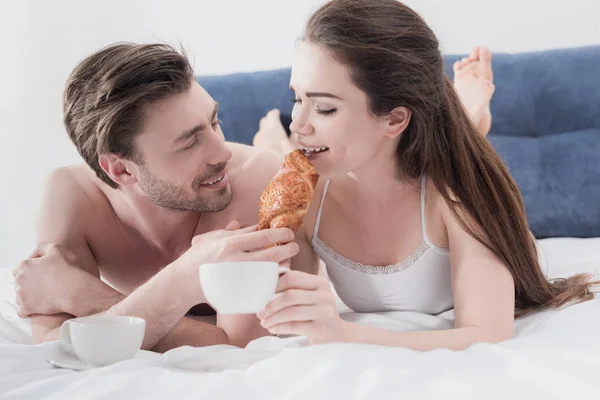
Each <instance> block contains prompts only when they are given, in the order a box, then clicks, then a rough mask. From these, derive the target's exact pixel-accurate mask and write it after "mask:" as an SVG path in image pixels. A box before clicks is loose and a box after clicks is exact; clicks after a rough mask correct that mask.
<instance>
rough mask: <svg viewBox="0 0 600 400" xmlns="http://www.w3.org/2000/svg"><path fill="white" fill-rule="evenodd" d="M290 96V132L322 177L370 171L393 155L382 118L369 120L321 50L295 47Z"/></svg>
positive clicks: (359, 96)
mask: <svg viewBox="0 0 600 400" xmlns="http://www.w3.org/2000/svg"><path fill="white" fill-rule="evenodd" d="M290 86H291V89H292V90H293V91H294V92H295V105H294V109H293V111H292V123H291V125H290V130H291V131H292V133H294V134H296V135H297V140H298V143H299V144H300V145H301V146H302V147H303V148H304V149H305V152H306V153H307V154H308V156H309V159H310V161H311V162H312V163H313V165H314V166H315V168H316V169H317V171H318V172H319V174H320V175H321V176H322V177H323V178H331V177H333V176H336V175H340V174H346V173H349V172H357V171H358V170H362V169H365V168H370V165H371V164H372V163H371V160H381V159H382V157H386V159H388V160H389V159H390V157H393V152H394V150H395V145H396V143H397V142H396V140H390V137H389V136H388V135H386V133H387V132H388V131H389V129H388V122H387V118H386V117H375V116H373V115H372V114H371V113H370V112H369V109H368V99H367V96H366V94H365V93H364V92H363V91H361V90H360V89H359V88H358V87H356V85H354V83H353V82H352V80H351V78H350V70H349V69H348V68H347V67H346V66H344V65H342V64H340V63H338V62H336V61H335V60H334V59H333V58H332V57H331V56H330V55H329V54H328V53H327V52H326V51H324V50H323V48H322V47H320V46H318V45H315V44H313V43H310V42H306V41H302V42H300V43H298V46H297V49H296V53H295V56H294V62H293V65H292V76H291V81H290Z"/></svg>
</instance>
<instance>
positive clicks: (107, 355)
mask: <svg viewBox="0 0 600 400" xmlns="http://www.w3.org/2000/svg"><path fill="white" fill-rule="evenodd" d="M145 332H146V321H145V320H144V319H142V318H137V317H126V316H106V315H104V316H102V315H98V316H91V317H82V318H75V319H70V320H67V321H65V322H64V323H63V324H62V326H61V328H60V336H61V338H62V340H63V341H64V342H65V343H66V344H67V347H70V348H72V349H73V351H74V352H75V354H76V355H77V357H79V359H81V361H83V362H85V363H86V364H90V365H95V366H103V365H109V364H112V363H116V362H119V361H123V360H129V359H131V358H133V357H135V355H136V354H137V352H138V351H139V350H140V348H141V347H142V342H143V340H144V334H145Z"/></svg>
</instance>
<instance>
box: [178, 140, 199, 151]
mask: <svg viewBox="0 0 600 400" xmlns="http://www.w3.org/2000/svg"><path fill="white" fill-rule="evenodd" d="M197 142H198V141H197V140H195V139H194V141H193V142H192V143H190V144H188V145H187V146H185V147H184V148H182V149H181V150H187V149H191V148H192V147H194V145H195V144H196V143H197Z"/></svg>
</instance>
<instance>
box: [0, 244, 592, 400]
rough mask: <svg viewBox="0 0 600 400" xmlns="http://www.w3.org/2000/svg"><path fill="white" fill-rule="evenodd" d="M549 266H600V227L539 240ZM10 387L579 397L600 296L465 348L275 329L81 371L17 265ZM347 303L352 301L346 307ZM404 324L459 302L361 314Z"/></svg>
mask: <svg viewBox="0 0 600 400" xmlns="http://www.w3.org/2000/svg"><path fill="white" fill-rule="evenodd" d="M539 245H540V247H541V249H543V257H544V258H545V260H546V267H547V271H546V273H547V275H548V277H561V276H568V275H570V274H573V273H577V272H592V273H596V274H600V238H588V239H575V238H553V239H543V240H540V241H539ZM0 274H1V275H0V302H1V304H0V399H3V400H4V399H41V398H49V399H52V398H57V399H58V398H60V399H92V398H93V399H117V398H144V399H145V398H148V399H149V398H157V399H158V398H178V399H187V398H190V399H192V398H193V399H198V398H209V399H217V398H232V399H233V398H236V399H255V398H256V399H321V398H322V399H333V398H344V399H345V398H353V399H363V398H364V399H380V398H410V399H443V398H461V399H471V398H472V399H572V398H579V397H580V396H581V397H583V396H586V397H587V398H594V397H595V396H597V395H598V393H600V380H599V379H598V377H599V376H600V318H599V316H600V298H599V299H595V300H592V301H589V302H586V303H582V304H576V305H569V306H566V307H564V308H562V309H561V310H558V311H544V312H538V313H535V314H532V315H529V316H527V317H524V318H522V319H520V320H517V323H516V326H515V334H514V338H513V339H511V340H508V341H506V342H503V343H500V344H498V345H490V344H477V345H474V346H472V347H470V348H469V349H467V350H464V351H460V352H455V351H449V350H435V351H430V352H416V351H412V350H408V349H402V348H391V347H383V346H374V345H357V344H328V345H319V346H307V345H306V341H305V339H304V338H302V337H288V338H276V337H267V338H262V339H258V340H256V341H254V342H252V343H250V344H249V345H248V346H247V348H245V349H239V348H235V347H232V346H211V347H206V348H191V347H181V348H179V349H175V350H172V351H170V352H167V353H165V354H162V355H161V354H156V353H151V352H140V354H139V355H138V357H136V358H135V359H133V360H130V361H124V362H121V363H117V364H114V365H112V366H109V367H104V368H97V369H89V370H84V371H72V370H68V369H58V368H55V367H53V366H52V365H50V364H49V363H48V362H47V358H48V356H49V355H51V354H52V352H55V351H57V349H58V348H60V343H59V342H51V343H45V344H42V345H31V344H30V343H31V326H30V322H29V320H28V319H21V318H19V317H17V315H16V306H15V304H14V286H13V281H12V275H11V273H10V270H8V269H3V270H0ZM342 311H344V310H342ZM342 315H343V316H344V318H345V319H347V320H353V321H357V322H361V323H365V324H372V325H375V326H381V327H387V328H389V329H396V330H419V329H444V328H448V327H450V326H451V324H452V311H449V312H447V313H444V314H441V315H437V316H431V315H425V314H418V313H409V312H390V313H381V314H356V313H351V312H347V311H346V312H344V313H343V314H342Z"/></svg>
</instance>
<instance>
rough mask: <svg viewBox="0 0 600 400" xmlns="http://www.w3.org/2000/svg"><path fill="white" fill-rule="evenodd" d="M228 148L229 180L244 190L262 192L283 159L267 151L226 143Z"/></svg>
mask: <svg viewBox="0 0 600 400" xmlns="http://www.w3.org/2000/svg"><path fill="white" fill-rule="evenodd" d="M228 146H229V148H230V149H231V151H232V153H233V155H232V157H231V163H230V169H229V172H230V177H231V180H232V182H237V183H238V184H240V185H242V186H244V187H246V188H248V186H250V187H259V188H260V190H263V189H264V188H265V187H266V186H267V184H268V183H269V181H270V180H271V179H272V178H273V177H274V176H275V174H276V173H277V170H278V169H279V167H280V166H281V164H282V162H283V157H280V156H279V155H277V154H275V153H273V152H271V151H269V150H265V149H260V148H257V147H252V146H246V145H243V144H239V143H228ZM233 184H236V183H233Z"/></svg>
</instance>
